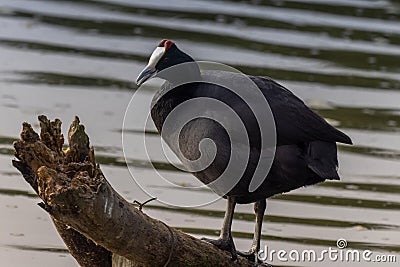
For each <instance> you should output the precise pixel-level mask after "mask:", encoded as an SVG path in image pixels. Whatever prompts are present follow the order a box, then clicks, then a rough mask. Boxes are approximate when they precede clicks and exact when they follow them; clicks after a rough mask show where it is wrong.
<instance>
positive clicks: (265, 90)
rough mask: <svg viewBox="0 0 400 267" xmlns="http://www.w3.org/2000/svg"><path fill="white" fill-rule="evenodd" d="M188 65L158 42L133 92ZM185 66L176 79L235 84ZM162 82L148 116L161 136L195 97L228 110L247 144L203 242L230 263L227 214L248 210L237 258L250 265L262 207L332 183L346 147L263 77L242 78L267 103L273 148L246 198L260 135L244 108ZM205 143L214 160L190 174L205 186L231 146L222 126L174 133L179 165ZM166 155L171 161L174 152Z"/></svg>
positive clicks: (230, 98) (191, 126)
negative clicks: (251, 223) (247, 233)
mask: <svg viewBox="0 0 400 267" xmlns="http://www.w3.org/2000/svg"><path fill="white" fill-rule="evenodd" d="M187 62H195V61H194V60H193V58H192V57H190V56H189V55H187V54H186V53H184V52H182V51H181V50H179V49H178V47H177V46H176V45H175V44H174V43H173V42H171V41H169V40H162V41H161V42H160V43H159V45H158V46H157V48H156V49H155V50H154V52H153V54H152V55H151V57H150V59H149V63H148V65H147V66H146V68H145V69H144V70H143V71H142V72H141V73H140V75H139V76H138V78H137V84H138V85H141V84H142V83H143V82H145V81H146V80H148V79H150V78H152V77H154V76H155V75H156V74H157V73H160V72H162V71H163V70H166V69H168V68H169V67H171V66H176V65H178V64H180V63H187ZM188 66H189V67H188V69H182V70H181V73H180V76H181V77H182V76H184V77H190V78H191V79H193V80H198V79H201V77H202V75H209V76H211V77H212V78H213V79H214V80H218V79H231V80H233V81H234V82H235V79H236V78H235V77H237V76H235V75H233V74H229V73H228V72H224V71H214V72H213V71H209V72H207V74H202V73H201V72H200V69H199V68H198V67H197V65H196V64H191V65H188ZM178 76H179V75H178ZM161 77H162V78H164V79H166V80H167V81H166V83H165V84H164V85H163V87H162V89H161V91H159V92H158V93H157V94H156V96H155V97H154V99H153V104H152V109H151V116H152V119H153V121H154V123H155V125H156V127H157V130H158V131H159V132H160V133H161V132H162V130H163V129H162V128H163V124H164V121H165V120H166V118H167V116H168V114H169V113H170V112H171V111H172V110H174V109H175V108H176V107H177V106H178V105H179V104H181V103H184V102H185V101H188V100H190V99H194V98H198V97H208V98H214V99H218V100H220V101H223V102H224V103H226V104H228V105H229V106H230V107H232V109H233V110H235V112H236V113H238V115H239V117H240V118H241V119H242V120H243V121H244V123H245V126H246V129H247V130H248V132H249V141H250V142H249V146H250V150H249V151H250V155H249V158H248V164H247V167H246V169H245V171H244V173H243V174H242V175H241V177H239V178H240V179H239V182H238V183H237V184H236V185H235V186H234V187H233V188H232V189H231V190H230V191H229V192H227V193H226V194H225V195H224V197H225V198H227V209H226V212H225V218H224V222H223V227H222V230H221V234H220V237H219V239H217V240H206V241H208V242H211V243H212V244H214V245H216V246H218V247H219V248H221V249H224V250H227V251H229V252H230V253H231V254H232V257H233V259H236V257H237V256H236V255H237V254H236V249H235V245H234V242H233V239H232V235H231V225H232V218H233V213H234V208H235V205H236V204H237V203H238V204H246V203H253V202H254V203H255V204H254V211H255V215H256V226H255V231H254V238H253V244H252V246H251V248H250V250H249V251H248V252H245V253H240V254H241V255H244V256H248V258H250V259H252V260H255V261H257V252H258V251H259V249H260V237H261V226H262V221H263V216H264V212H265V209H266V199H267V198H269V197H271V196H273V195H275V194H280V193H283V192H288V191H290V190H293V189H297V188H300V187H302V186H306V185H312V184H315V183H319V182H322V181H324V180H326V179H333V180H339V175H338V173H337V168H338V161H337V148H336V142H340V143H345V144H352V141H351V139H350V138H349V137H348V136H347V135H346V134H344V133H343V132H341V131H339V130H337V129H336V128H334V127H332V126H331V125H330V124H328V123H327V122H326V121H325V120H324V119H323V118H321V117H320V116H319V115H317V114H316V113H314V112H313V111H312V110H311V109H309V108H308V107H307V106H306V105H305V104H304V102H303V101H302V100H300V99H299V98H298V97H296V96H295V95H294V94H293V93H292V92H290V91H289V90H288V89H286V88H285V87H284V86H282V85H280V84H279V83H277V82H275V81H273V80H272V79H270V78H267V77H256V76H248V77H249V78H250V79H251V80H252V81H253V82H254V83H255V84H256V85H257V87H258V88H259V90H260V91H261V92H262V95H263V96H264V97H265V99H266V100H267V102H268V104H269V106H270V109H271V111H272V114H273V117H274V120H275V127H276V128H275V131H276V148H275V155H274V158H273V162H272V166H271V168H270V170H269V173H268V175H267V176H266V177H265V179H264V180H263V183H262V184H261V185H260V186H259V187H258V188H257V189H256V190H255V191H253V192H249V190H248V188H249V183H250V180H251V177H252V174H253V173H254V170H255V164H254V163H255V162H257V161H258V160H259V158H260V151H259V149H260V133H259V131H257V129H253V126H254V125H257V121H255V118H254V116H252V115H251V110H250V109H249V108H248V107H247V106H246V105H243V103H242V101H241V99H240V98H239V97H238V96H237V95H235V94H234V93H232V92H230V91H229V90H226V89H225V88H223V87H221V86H217V85H214V84H209V83H202V82H193V83H186V84H182V85H179V86H177V87H174V88H173V89H171V87H172V85H173V84H174V83H176V81H175V80H174V78H170V79H169V78H168V77H166V76H165V75H164V77H163V75H161ZM166 88H169V91H167V93H165V91H166ZM243 90H246V88H243ZM160 92H161V93H160ZM162 92H164V94H163V93H162ZM172 130H173V129H172ZM163 138H165V139H166V140H165V141H166V143H167V144H169V145H170V143H171V142H172V140H169V139H168V135H167V136H163ZM204 138H211V139H212V140H213V141H214V142H215V145H216V147H217V154H216V157H215V160H214V161H213V162H212V163H211V164H210V165H209V166H208V167H207V168H206V169H204V170H200V171H194V172H193V174H194V175H195V176H196V177H197V178H198V179H199V180H201V181H202V182H203V183H205V184H208V183H210V182H212V181H213V180H215V179H217V178H218V176H219V175H220V174H221V173H222V172H223V169H224V168H225V167H226V166H227V161H228V160H229V150H230V148H231V143H230V139H229V135H228V133H227V132H226V130H225V129H224V128H223V127H222V125H220V124H219V123H217V122H215V121H213V120H210V119H206V118H198V119H194V120H191V121H190V122H188V123H187V125H185V127H184V128H182V130H181V132H180V133H179V149H180V150H181V152H182V153H183V155H184V156H185V157H186V158H188V159H191V160H193V159H196V158H198V157H199V149H198V146H199V143H200V141H201V140H203V139H204ZM172 150H174V152H176V153H177V151H176V147H175V148H172ZM183 201H184V200H183Z"/></svg>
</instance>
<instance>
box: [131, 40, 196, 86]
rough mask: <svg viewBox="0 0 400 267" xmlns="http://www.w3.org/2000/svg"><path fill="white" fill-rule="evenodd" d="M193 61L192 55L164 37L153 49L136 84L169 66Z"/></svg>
mask: <svg viewBox="0 0 400 267" xmlns="http://www.w3.org/2000/svg"><path fill="white" fill-rule="evenodd" d="M193 61H194V60H193V58H192V57H190V56H189V55H188V54H186V53H184V52H182V51H181V50H179V48H178V47H177V46H176V45H175V44H174V43H173V42H171V41H170V40H166V39H164V40H162V41H161V42H160V43H159V44H158V46H157V47H156V49H154V51H153V53H152V54H151V56H150V59H149V62H148V63H147V66H146V67H145V68H144V69H143V70H142V72H141V73H140V74H139V76H138V77H137V79H136V84H137V85H138V86H140V85H141V84H142V83H144V82H145V81H147V80H149V79H151V78H153V77H154V76H155V75H156V74H157V73H158V72H160V71H162V70H164V69H167V68H169V67H171V66H174V65H177V64H180V63H184V62H193Z"/></svg>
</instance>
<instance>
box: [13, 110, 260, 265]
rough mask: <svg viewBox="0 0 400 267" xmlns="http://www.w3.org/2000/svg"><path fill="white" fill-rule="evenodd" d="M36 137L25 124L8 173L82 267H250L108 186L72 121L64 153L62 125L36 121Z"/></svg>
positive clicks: (85, 139) (80, 128)
mask: <svg viewBox="0 0 400 267" xmlns="http://www.w3.org/2000/svg"><path fill="white" fill-rule="evenodd" d="M39 122H40V129H41V131H40V135H38V134H37V133H36V132H35V131H34V130H33V129H32V127H31V125H29V124H28V123H24V124H23V129H22V132H21V135H20V140H18V141H16V142H14V148H15V157H16V158H17V159H18V160H13V165H14V166H15V167H16V168H17V169H18V170H19V171H20V172H21V173H22V175H23V176H24V178H25V180H26V181H27V182H28V183H29V184H30V185H31V186H32V188H33V189H34V190H35V192H36V193H37V194H38V195H39V197H40V198H41V199H42V201H43V202H42V203H40V206H41V207H42V208H44V209H45V210H46V211H47V212H48V213H49V214H50V216H51V217H52V219H53V222H54V224H55V226H56V228H57V230H58V232H59V234H60V235H61V237H62V238H63V240H64V242H65V243H66V245H67V247H68V249H69V250H70V252H71V254H72V256H73V257H75V259H76V260H77V261H78V263H79V264H80V265H81V266H105V267H109V266H167V265H168V266H253V264H252V263H251V262H249V261H248V260H246V259H245V258H242V257H239V259H238V261H237V262H232V260H231V257H230V255H229V254H228V253H226V252H224V251H221V250H219V249H218V248H216V247H214V246H213V245H211V244H208V243H206V242H203V241H201V240H199V239H196V238H194V237H192V236H189V235H187V234H185V233H183V232H181V231H179V230H177V229H174V228H172V227H169V226H168V225H166V224H165V223H163V222H161V221H159V220H157V219H153V218H151V217H149V216H147V215H146V214H144V213H143V212H142V211H140V210H139V209H138V208H137V207H136V206H134V205H133V204H132V203H129V202H127V201H126V200H125V199H124V198H122V197H121V196H120V195H119V194H118V193H117V192H116V191H115V190H114V189H113V188H112V187H111V186H110V184H109V183H108V182H107V180H106V178H105V177H104V175H103V173H102V172H101V170H100V167H99V165H98V164H96V160H95V155H94V149H93V147H90V146H89V138H88V136H87V135H86V133H85V128H84V126H83V125H81V124H80V122H79V119H78V117H75V119H74V121H73V122H72V124H71V126H70V128H69V132H68V148H67V149H63V144H64V137H63V135H62V133H61V121H60V120H58V119H56V120H54V121H49V120H48V119H47V118H46V117H45V116H39Z"/></svg>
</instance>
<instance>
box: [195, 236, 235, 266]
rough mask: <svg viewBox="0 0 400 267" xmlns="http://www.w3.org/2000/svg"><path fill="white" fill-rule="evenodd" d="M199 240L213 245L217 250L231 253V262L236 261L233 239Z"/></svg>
mask: <svg viewBox="0 0 400 267" xmlns="http://www.w3.org/2000/svg"><path fill="white" fill-rule="evenodd" d="M201 240H203V241H206V242H207V243H210V244H213V245H214V246H216V247H217V248H219V249H221V250H225V251H228V252H229V253H231V256H232V260H233V261H236V260H237V254H236V249H235V244H234V243H233V239H232V237H231V238H227V239H223V238H218V239H210V238H205V237H203V238H202V239H201Z"/></svg>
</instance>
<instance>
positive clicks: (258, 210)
mask: <svg viewBox="0 0 400 267" xmlns="http://www.w3.org/2000/svg"><path fill="white" fill-rule="evenodd" d="M266 208H267V200H266V199H263V200H259V201H257V202H256V203H254V212H255V214H256V226H255V229H254V236H253V244H252V245H251V247H250V250H249V251H248V252H240V251H238V254H239V255H241V256H243V257H246V258H248V259H249V260H252V261H254V262H258V257H257V256H258V255H257V254H258V251H260V241H261V227H262V223H263V217H264V212H265V209H266Z"/></svg>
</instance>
